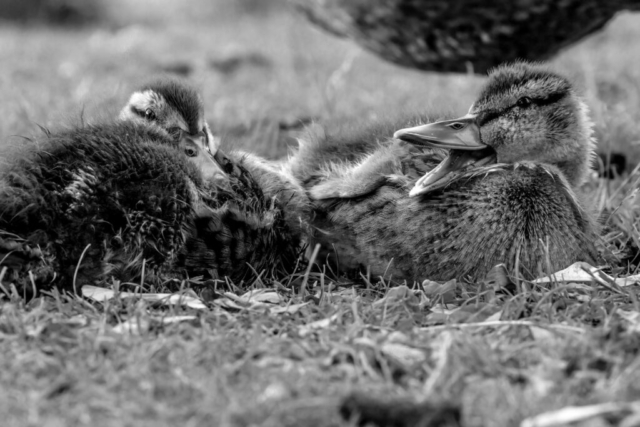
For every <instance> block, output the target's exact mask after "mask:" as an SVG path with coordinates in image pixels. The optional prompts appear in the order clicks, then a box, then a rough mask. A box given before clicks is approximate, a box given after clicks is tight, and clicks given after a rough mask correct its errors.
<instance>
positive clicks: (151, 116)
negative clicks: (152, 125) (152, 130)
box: [144, 108, 156, 120]
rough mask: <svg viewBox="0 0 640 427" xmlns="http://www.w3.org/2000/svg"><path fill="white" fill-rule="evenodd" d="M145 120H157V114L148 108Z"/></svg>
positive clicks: (145, 112) (145, 111)
mask: <svg viewBox="0 0 640 427" xmlns="http://www.w3.org/2000/svg"><path fill="white" fill-rule="evenodd" d="M144 118H145V119H147V120H155V119H156V113H154V112H153V110H152V109H151V108H147V109H146V110H144Z"/></svg>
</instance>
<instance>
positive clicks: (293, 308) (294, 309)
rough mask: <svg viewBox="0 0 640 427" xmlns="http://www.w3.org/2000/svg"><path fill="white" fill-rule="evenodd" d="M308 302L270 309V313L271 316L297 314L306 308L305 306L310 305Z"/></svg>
mask: <svg viewBox="0 0 640 427" xmlns="http://www.w3.org/2000/svg"><path fill="white" fill-rule="evenodd" d="M308 304H309V303H308V302H303V303H300V304H289V305H286V306H284V307H272V308H270V309H269V313H271V314H282V313H289V314H293V313H297V312H298V310H300V309H301V308H302V307H304V306H305V305H308Z"/></svg>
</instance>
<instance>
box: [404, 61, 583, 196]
mask: <svg viewBox="0 0 640 427" xmlns="http://www.w3.org/2000/svg"><path fill="white" fill-rule="evenodd" d="M394 137H395V138H398V139H401V140H404V141H407V142H410V143H413V144H416V145H425V146H431V147H440V148H445V149H450V150H451V151H450V155H449V156H448V157H447V158H446V159H445V160H444V161H443V162H442V163H440V164H439V165H438V166H437V167H436V168H435V169H433V170H432V171H430V172H429V173H427V174H426V175H425V176H423V177H422V178H420V180H418V182H417V183H416V185H415V187H414V188H413V189H412V190H411V193H410V195H411V196H417V195H419V194H424V193H428V192H431V191H433V190H436V189H439V188H443V187H445V186H447V185H449V184H450V183H452V182H454V181H457V180H458V179H460V178H462V177H464V176H468V174H470V173H472V174H475V173H481V172H482V171H483V170H484V171H486V170H488V169H489V168H491V167H496V166H495V164H496V163H498V164H515V163H526V162H533V163H542V164H545V165H551V166H552V167H553V168H555V169H556V170H557V171H559V172H560V173H561V174H562V176H563V177H564V179H566V181H567V183H568V184H569V185H571V186H572V187H575V186H578V185H580V184H581V183H582V182H583V181H584V179H585V177H586V175H587V173H588V170H589V162H590V161H591V159H592V158H593V155H594V154H593V153H594V148H595V142H594V140H593V138H592V122H591V120H590V118H589V116H588V108H587V106H586V105H585V104H584V102H583V101H582V100H581V99H580V98H579V97H578V96H577V95H576V93H575V91H574V89H573V87H572V85H571V83H570V82H569V81H568V80H567V79H566V78H564V77H562V76H559V75H557V74H555V73H553V72H551V71H549V70H547V69H546V68H544V67H543V66H540V65H535V64H527V63H516V64H511V65H505V66H501V67H498V68H497V69H495V70H494V71H493V72H492V73H491V74H490V75H489V81H488V82H487V84H486V85H485V87H484V88H483V90H482V91H481V93H480V96H479V97H478V99H477V100H476V101H475V102H474V103H473V104H472V106H471V108H470V109H469V112H468V113H467V114H466V115H465V116H463V117H461V118H459V119H455V120H446V121H441V122H436V123H430V124H426V125H422V126H417V127H412V128H407V129H401V130H399V131H397V132H396V133H395V134H394Z"/></svg>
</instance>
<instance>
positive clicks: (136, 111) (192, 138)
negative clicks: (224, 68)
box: [119, 77, 225, 181]
mask: <svg viewBox="0 0 640 427" xmlns="http://www.w3.org/2000/svg"><path fill="white" fill-rule="evenodd" d="M119 119H120V120H123V121H129V122H132V123H138V124H140V125H152V126H156V127H157V128H158V129H161V130H163V131H165V132H167V133H168V135H169V136H170V137H171V138H173V139H175V140H176V141H181V145H182V146H183V148H184V150H185V154H187V156H189V157H190V158H191V161H192V162H193V163H194V164H195V165H196V166H198V168H199V169H200V171H201V173H202V174H203V177H204V178H205V179H208V180H218V181H224V179H225V174H224V172H222V169H221V168H220V166H219V165H218V163H216V162H215V161H213V158H212V156H213V155H215V154H216V153H217V151H218V149H219V148H220V138H217V137H214V136H213V135H212V133H211V130H210V128H209V125H208V124H207V122H206V121H205V120H204V105H203V103H202V97H201V96H200V94H199V93H198V92H197V91H196V90H195V89H194V88H193V87H191V86H190V85H189V84H188V83H187V82H186V81H184V80H180V79H177V78H168V77H167V78H158V79H156V80H153V81H150V82H149V83H147V84H145V85H143V86H142V87H141V88H140V89H138V90H137V91H135V92H134V93H133V94H132V95H131V97H130V98H129V102H128V103H127V104H126V105H125V106H124V108H123V109H122V110H121V111H120V115H119ZM203 148H204V150H203Z"/></svg>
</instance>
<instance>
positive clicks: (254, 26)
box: [0, 0, 640, 165]
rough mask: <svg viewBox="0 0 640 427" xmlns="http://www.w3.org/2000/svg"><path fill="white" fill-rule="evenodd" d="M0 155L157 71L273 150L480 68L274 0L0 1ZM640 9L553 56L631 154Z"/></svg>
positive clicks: (94, 116)
mask: <svg viewBox="0 0 640 427" xmlns="http://www.w3.org/2000/svg"><path fill="white" fill-rule="evenodd" d="M0 24H1V25H0V71H1V72H0V137H1V138H2V142H1V143H0V156H2V157H4V160H3V161H4V162H7V161H8V160H6V159H7V157H8V156H9V154H10V153H11V152H13V151H15V150H19V149H21V148H22V147H25V146H28V145H29V144H30V142H29V141H28V140H26V139H24V138H22V137H30V136H33V135H38V133H39V132H41V131H40V129H39V126H44V127H46V128H50V129H54V130H55V129H59V128H62V127H65V126H69V125H74V124H77V123H78V122H79V121H81V120H84V121H85V122H92V121H100V120H106V119H111V118H113V117H115V116H116V115H117V113H118V111H119V109H120V108H121V106H123V105H124V103H125V102H126V101H127V99H128V95H129V93H130V92H131V91H132V90H133V89H135V88H136V87H137V86H138V85H139V84H141V83H143V82H144V81H145V80H147V79H149V78H152V77H155V76H157V75H161V74H174V75H180V76H182V77H185V78H188V79H190V80H191V81H193V82H194V83H195V85H196V87H197V88H199V89H200V90H201V93H202V94H203V97H204V100H205V108H206V116H207V119H208V121H209V123H210V125H211V127H212V128H213V129H214V131H215V132H217V133H218V134H221V135H224V136H226V139H227V141H229V143H231V144H234V145H236V146H240V147H242V148H245V149H249V150H251V151H253V152H255V153H257V154H260V155H263V156H266V157H269V158H277V157H280V156H282V155H284V154H286V152H287V147H291V146H295V139H294V137H295V135H296V131H297V130H299V129H300V127H301V126H302V125H304V124H306V123H309V122H312V121H316V120H339V121H341V122H346V123H349V122H350V121H360V122H361V121H375V120H377V119H380V118H382V117H385V116H397V115H399V114H403V113H404V112H407V113H409V112H421V113H428V114H430V115H431V116H432V117H433V118H434V119H439V118H444V117H447V116H452V115H453V116H459V115H462V114H464V113H465V112H466V110H467V109H468V108H469V105H470V104H471V102H472V101H473V99H474V97H475V96H476V94H477V92H478V89H479V87H480V86H481V85H482V84H483V82H484V80H485V79H484V77H482V76H478V75H471V74H451V73H435V72H421V71H417V70H412V69H408V68H403V67H400V66H396V65H394V64H391V63H388V62H385V61H384V60H382V59H379V58H378V57H376V56H374V55H373V54H370V53H368V52H366V51H364V50H362V49H361V48H360V47H359V46H358V45H356V44H355V43H353V42H351V41H349V40H345V39H339V38H336V37H334V36H332V35H330V34H328V33H325V32H323V31H322V30H320V29H317V28H316V27H314V26H313V25H312V24H310V23H309V22H308V21H307V20H306V19H305V18H304V17H303V16H302V15H300V14H298V13H297V12H296V11H295V10H293V8H292V7H291V6H290V4H289V3H288V2H287V1H285V0H183V1H180V2H177V1H170V0H0ZM639 38H640V15H639V14H631V13H621V14H619V15H618V16H616V17H615V18H614V19H613V20H612V21H610V22H609V23H608V24H607V25H606V26H605V27H604V28H603V30H602V31H600V32H597V33H596V34H594V35H592V36H589V37H588V38H586V39H584V40H583V41H582V42H580V43H578V44H577V45H574V46H571V47H569V48H567V49H565V50H564V51H562V52H561V53H560V54H559V55H558V56H556V57H555V58H554V59H553V61H552V63H553V66H554V68H555V69H557V70H558V71H560V72H562V73H565V74H566V75H568V76H570V77H572V78H573V79H574V80H575V81H576V82H577V86H578V87H579V89H580V90H581V92H582V93H583V95H584V97H585V98H586V100H587V103H588V104H589V105H590V107H591V109H592V114H593V117H594V121H595V122H596V128H597V135H598V140H599V143H600V150H601V151H603V152H606V151H610V150H614V151H622V152H624V153H626V154H627V158H628V161H629V163H630V164H631V165H633V164H636V163H638V161H640V45H639V44H638V43H637V42H636V41H637V40H638V39H639Z"/></svg>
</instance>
